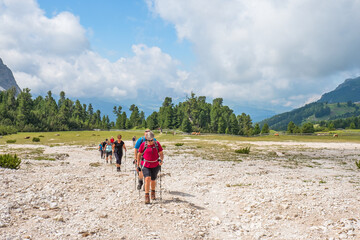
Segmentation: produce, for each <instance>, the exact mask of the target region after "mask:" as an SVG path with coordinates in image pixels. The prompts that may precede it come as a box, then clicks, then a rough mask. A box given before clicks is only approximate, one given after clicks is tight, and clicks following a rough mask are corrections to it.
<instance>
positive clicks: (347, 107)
mask: <svg viewBox="0 0 360 240" xmlns="http://www.w3.org/2000/svg"><path fill="white" fill-rule="evenodd" d="M355 102H360V77H357V78H353V79H346V80H345V81H344V82H343V83H342V84H340V85H339V86H338V87H337V88H336V89H335V90H333V91H331V92H328V93H325V94H323V95H322V97H321V98H320V100H318V101H316V102H313V103H309V104H306V105H305V106H303V107H300V108H297V109H294V110H292V111H289V112H285V113H281V114H277V115H275V116H273V117H271V118H267V119H265V120H263V121H261V122H260V126H262V125H264V124H265V123H267V124H268V125H269V127H270V128H271V129H274V130H286V129H287V125H288V124H289V122H290V121H292V122H294V123H295V124H296V125H301V124H303V123H305V122H317V121H322V120H335V119H342V118H348V117H352V116H360V110H359V109H360V103H357V104H354V103H355Z"/></svg>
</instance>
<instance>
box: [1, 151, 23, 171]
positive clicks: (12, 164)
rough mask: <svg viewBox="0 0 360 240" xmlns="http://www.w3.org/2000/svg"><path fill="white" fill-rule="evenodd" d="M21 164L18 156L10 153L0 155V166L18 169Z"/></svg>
mask: <svg viewBox="0 0 360 240" xmlns="http://www.w3.org/2000/svg"><path fill="white" fill-rule="evenodd" d="M20 164H21V159H20V158H18V156H17V155H16V154H15V155H11V154H3V155H0V167H2V168H10V169H19V168H20Z"/></svg>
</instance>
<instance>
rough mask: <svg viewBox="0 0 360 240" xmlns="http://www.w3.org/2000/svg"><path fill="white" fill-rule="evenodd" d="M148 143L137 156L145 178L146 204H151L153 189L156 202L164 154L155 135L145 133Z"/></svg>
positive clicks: (153, 198) (142, 146)
mask: <svg viewBox="0 0 360 240" xmlns="http://www.w3.org/2000/svg"><path fill="white" fill-rule="evenodd" d="M145 139H146V141H145V142H143V143H142V144H141V145H140V148H139V153H138V156H137V162H138V167H140V161H141V168H142V172H143V174H144V178H145V204H149V203H150V196H149V191H150V188H151V200H155V199H156V197H155V187H156V178H157V175H158V173H159V171H160V168H161V165H162V164H163V160H164V154H163V149H162V147H161V145H160V143H159V142H158V141H156V140H154V133H153V132H151V131H149V132H146V133H145Z"/></svg>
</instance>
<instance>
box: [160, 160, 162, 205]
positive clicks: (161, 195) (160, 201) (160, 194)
mask: <svg viewBox="0 0 360 240" xmlns="http://www.w3.org/2000/svg"><path fill="white" fill-rule="evenodd" d="M161 168H162V167H161V166H160V202H162V194H161V193H162V191H161Z"/></svg>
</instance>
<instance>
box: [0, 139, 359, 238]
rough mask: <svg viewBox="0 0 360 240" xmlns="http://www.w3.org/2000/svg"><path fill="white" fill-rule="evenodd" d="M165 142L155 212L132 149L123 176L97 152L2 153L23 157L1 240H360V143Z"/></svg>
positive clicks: (0, 182) (11, 183) (6, 190)
mask: <svg viewBox="0 0 360 240" xmlns="http://www.w3.org/2000/svg"><path fill="white" fill-rule="evenodd" d="M126 144H127V145H128V146H130V145H131V144H130V142H126ZM163 144H164V145H166V148H165V151H164V153H165V161H164V162H165V163H164V165H163V170H162V173H161V174H162V177H161V185H162V186H161V187H162V201H160V200H156V201H153V202H152V204H150V205H145V204H144V193H143V192H142V191H141V192H140V195H139V191H137V190H135V179H134V172H133V171H132V170H133V169H132V159H133V150H132V149H131V150H129V151H128V152H127V158H126V160H125V159H123V161H124V160H125V164H123V166H122V172H120V173H118V172H116V171H115V167H114V165H110V164H106V163H105V162H104V160H102V159H100V154H99V152H98V151H97V150H96V147H89V146H88V147H80V146H54V147H49V146H40V145H16V144H14V145H13V144H11V145H3V146H0V153H5V152H12V153H18V154H20V156H21V158H22V165H21V168H20V169H19V170H10V169H2V168H0V239H360V175H359V174H360V170H358V169H357V167H356V165H355V163H354V162H355V161H359V160H360V156H359V149H360V144H356V143H305V142H285V143H284V142H249V143H245V142H238V143H236V142H235V143H234V142H232V143H230V142H228V143H222V144H224V146H226V147H227V150H228V152H222V153H219V152H217V149H219V148H218V147H215V148H214V149H210V148H205V147H200V146H199V147H198V148H196V147H194V146H195V145H196V143H193V144H192V147H187V144H185V145H184V146H180V147H176V146H174V143H163ZM219 145H220V143H219ZM245 145H249V146H251V152H250V154H249V155H244V154H234V150H235V149H237V148H238V147H239V146H245ZM36 159H38V160H36ZM158 187H159V185H158ZM157 195H158V197H160V192H159V191H158V192H157Z"/></svg>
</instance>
